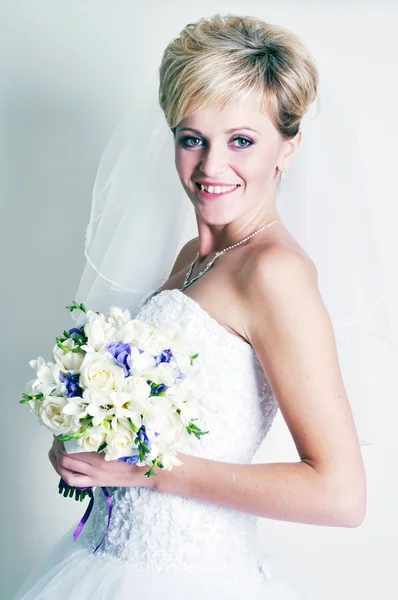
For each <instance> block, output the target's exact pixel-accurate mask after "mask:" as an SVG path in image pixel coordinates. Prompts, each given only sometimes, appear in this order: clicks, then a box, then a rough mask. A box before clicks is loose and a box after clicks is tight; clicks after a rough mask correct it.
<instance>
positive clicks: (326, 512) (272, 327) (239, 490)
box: [151, 246, 366, 527]
mask: <svg viewBox="0 0 398 600" xmlns="http://www.w3.org/2000/svg"><path fill="white" fill-rule="evenodd" d="M250 271H251V272H250V273H248V276H247V278H246V281H245V283H244V290H243V291H242V303H243V305H244V308H245V310H244V314H245V315H246V316H245V323H244V328H245V331H246V336H247V339H248V340H249V341H250V343H251V344H252V345H253V348H254V350H255V352H256V354H257V356H258V358H259V360H260V362H261V364H262V367H263V369H264V372H265V374H266V376H267V378H268V381H269V382H270V385H271V387H272V389H273V391H274V394H275V396H276V398H277V400H278V404H279V407H280V410H281V412H282V415H283V417H284V419H285V421H286V424H287V426H288V428H289V430H290V432H291V434H292V437H293V440H294V442H295V445H296V447H297V451H298V454H299V456H300V461H298V462H292V463H271V464H252V465H242V464H231V463H226V462H220V461H213V460H207V459H202V458H197V457H192V456H188V455H182V454H180V455H179V458H180V459H181V460H182V461H183V462H184V465H183V466H181V467H178V468H174V469H173V470H172V471H161V472H158V474H157V476H156V477H153V478H151V479H152V480H153V481H152V482H151V483H152V485H153V486H155V488H156V489H158V490H159V491H160V492H166V493H171V494H178V495H181V496H185V497H189V498H194V499H197V500H201V501H204V502H210V503H213V504H218V505H221V506H224V507H227V508H231V509H234V510H238V511H243V512H249V513H251V514H256V515H259V516H261V517H266V518H270V519H278V520H286V521H294V522H301V523H309V524H315V525H326V526H342V527H356V526H358V525H360V524H361V523H362V521H363V519H364V516H365V510H366V508H365V507H366V479H365V472H364V466H363V461H362V455H361V451H360V446H359V442H358V437H357V434H356V430H355V425H354V421H353V417H352V412H351V409H350V406H349V402H348V398H347V394H346V391H345V388H344V384H343V381H342V377H341V372H340V367H339V362H338V356H337V349H336V344H335V338H334V332H333V327H332V324H331V321H330V318H329V315H328V313H327V311H326V308H325V306H324V304H323V301H322V299H321V296H320V294H319V291H318V286H317V276H316V272H315V270H313V269H312V267H311V266H310V264H309V263H306V262H305V261H304V259H303V258H302V257H301V256H299V255H298V254H297V253H296V252H294V251H292V250H290V249H287V248H282V247H280V246H274V247H273V248H271V249H270V248H268V249H267V250H266V252H263V254H262V255H259V256H257V257H256V260H255V261H254V265H253V266H252V267H251V269H250Z"/></svg>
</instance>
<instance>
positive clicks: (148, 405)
mask: <svg viewBox="0 0 398 600" xmlns="http://www.w3.org/2000/svg"><path fill="white" fill-rule="evenodd" d="M173 412H175V408H174V406H173V404H172V403H171V402H170V401H169V400H168V399H167V398H166V397H165V396H159V397H157V396H154V397H152V398H149V399H148V400H147V401H146V402H145V404H144V405H143V407H142V422H143V424H144V425H145V427H146V429H147V430H152V431H158V432H162V434H163V431H165V429H166V428H167V427H169V426H170V419H171V418H172V414H173ZM177 416H178V415H177ZM180 425H181V422H180Z"/></svg>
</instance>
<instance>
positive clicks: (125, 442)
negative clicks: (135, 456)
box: [105, 422, 136, 461]
mask: <svg viewBox="0 0 398 600" xmlns="http://www.w3.org/2000/svg"><path fill="white" fill-rule="evenodd" d="M135 435H136V434H135V433H134V432H133V431H132V430H131V429H129V428H127V427H125V426H124V425H122V424H121V423H120V422H116V423H115V424H112V430H111V431H110V432H109V433H108V434H107V436H106V442H107V444H108V445H107V447H106V449H105V460H107V461H109V460H117V459H118V458H121V457H122V456H130V455H131V454H132V448H135V444H133V440H134V438H135Z"/></svg>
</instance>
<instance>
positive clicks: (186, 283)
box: [180, 219, 280, 292]
mask: <svg viewBox="0 0 398 600" xmlns="http://www.w3.org/2000/svg"><path fill="white" fill-rule="evenodd" d="M279 221H280V219H276V220H275V221H271V222H270V223H267V224H266V225H263V226H262V227H260V228H259V229H256V231H254V232H253V233H251V234H250V235H248V236H247V237H245V238H244V239H243V240H241V241H240V242H236V244H232V246H228V248H225V249H224V250H220V251H219V252H217V253H216V255H215V256H214V257H213V258H212V259H211V261H210V262H209V263H208V264H207V265H206V267H205V268H204V269H203V271H201V272H200V273H199V275H196V277H193V279H191V281H189V278H190V276H191V273H192V270H193V268H194V266H195V265H196V263H197V261H198V258H199V252H198V253H197V255H196V257H195V258H194V260H193V262H192V263H191V266H190V267H189V270H188V273H187V274H186V276H185V281H184V285H183V286H182V288H181V289H180V292H182V291H184V290H185V289H186V288H187V287H188V286H190V285H191V284H192V283H193V282H194V281H196V280H197V279H199V277H202V275H204V274H205V273H207V271H208V270H209V269H210V267H211V266H212V265H213V263H214V261H215V260H216V259H217V258H219V257H220V256H222V255H223V254H225V252H228V250H232V248H236V246H240V244H243V243H244V242H247V240H250V238H252V237H254V236H255V235H257V234H258V233H260V231H262V230H263V229H265V228H266V227H270V226H271V225H273V224H274V223H278V222H279Z"/></svg>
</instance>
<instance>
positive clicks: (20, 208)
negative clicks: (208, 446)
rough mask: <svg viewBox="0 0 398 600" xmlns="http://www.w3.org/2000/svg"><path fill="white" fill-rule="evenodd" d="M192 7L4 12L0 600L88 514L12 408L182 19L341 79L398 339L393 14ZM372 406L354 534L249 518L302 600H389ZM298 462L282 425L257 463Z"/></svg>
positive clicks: (381, 472)
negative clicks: (125, 136)
mask: <svg viewBox="0 0 398 600" xmlns="http://www.w3.org/2000/svg"><path fill="white" fill-rule="evenodd" d="M188 4H189V3H187V2H182V1H179V0H171V1H170V0H169V1H168V2H162V1H160V0H159V1H154V0H147V1H146V2H145V5H143V6H141V7H140V8H138V7H137V5H136V3H135V2H133V0H130V1H128V0H84V1H82V0H68V1H61V0H31V1H26V0H18V2H15V1H14V2H12V1H11V0H10V1H5V0H0V27H2V31H1V32H0V57H1V58H0V61H1V62H0V90H1V92H0V132H1V136H0V191H1V196H0V198H1V208H2V211H3V214H2V219H1V237H0V243H1V245H2V248H1V290H2V293H1V295H0V302H1V306H0V310H1V314H3V319H2V323H3V325H2V331H3V333H2V339H3V345H2V347H1V360H0V365H1V367H0V368H1V371H2V373H1V381H2V398H1V399H2V402H3V405H4V409H5V410H4V411H3V421H2V422H3V427H2V429H1V435H0V444H1V456H2V461H1V468H2V473H1V482H2V490H1V502H2V506H1V511H0V514H1V519H2V522H1V534H2V535H1V539H2V554H3V557H2V561H1V563H0V564H1V567H2V581H1V583H2V585H1V588H2V593H1V597H2V598H4V599H6V598H9V597H11V596H12V593H13V591H14V590H15V588H16V587H17V586H18V585H19V582H20V580H21V579H22V578H23V577H25V575H26V574H27V573H28V571H29V570H30V569H31V567H32V566H33V565H34V564H35V563H36V562H37V561H38V560H39V559H40V557H41V556H42V555H43V554H44V553H45V552H46V551H47V550H48V549H49V548H50V546H51V545H52V544H53V543H54V542H55V540H56V539H57V538H58V537H59V536H60V535H61V534H62V533H63V532H64V531H65V530H66V529H67V528H68V527H69V526H70V525H71V524H72V523H73V522H74V521H75V520H77V519H78V518H80V516H81V514H82V512H83V508H84V507H83V506H82V505H80V504H79V505H78V504H77V503H74V502H73V501H72V500H65V499H63V498H61V497H60V496H59V495H58V494H57V482H58V479H59V478H58V476H57V474H56V473H55V472H54V471H53V469H52V467H51V465H50V463H49V461H48V459H47V452H48V450H49V447H50V445H51V441H52V436H51V434H50V433H49V432H48V431H47V430H45V429H44V428H40V427H38V426H37V423H36V421H35V419H34V417H33V415H31V414H30V413H29V410H28V409H27V408H26V407H25V408H22V407H21V405H20V404H19V403H18V400H19V398H20V392H21V391H22V388H23V386H24V384H25V382H26V381H27V380H28V379H30V378H31V376H32V371H31V369H30V368H29V366H28V361H29V359H31V358H34V357H37V356H38V355H42V356H45V357H46V356H47V355H48V353H49V351H50V350H51V347H52V342H51V340H54V336H55V335H56V334H57V333H58V332H60V331H62V330H63V329H64V328H65V326H66V325H67V323H68V322H69V319H70V316H69V312H68V311H67V310H66V309H65V308H64V307H65V306H66V305H67V304H69V303H70V302H71V301H72V300H74V298H75V292H76V289H77V284H78V281H79V277H80V274H81V270H82V267H83V243H84V231H85V225H86V222H87V220H88V217H89V208H90V201H91V190H92V186H93V182H94V177H95V173H96V169H97V165H98V161H99V158H100V155H101V152H102V150H103V147H104V145H105V143H106V141H107V139H108V137H109V135H110V133H111V131H112V130H113V128H114V127H115V125H116V124H117V122H118V120H119V118H120V117H121V115H122V113H124V111H125V110H127V108H128V104H129V99H130V98H131V95H132V90H133V89H134V86H137V85H139V82H140V81H142V80H143V79H145V78H146V76H147V75H148V73H149V72H150V69H152V72H153V71H154V70H156V69H157V67H158V64H159V62H160V57H161V53H162V50H163V48H164V47H165V45H166V44H167V43H168V42H169V41H170V39H171V38H172V37H174V36H175V35H177V34H178V32H179V31H180V30H181V29H182V28H183V27H184V25H185V24H186V23H187V22H190V21H194V20H196V19H197V18H199V17H200V16H210V15H212V14H214V13H215V12H221V13H228V12H233V13H236V14H247V15H257V16H260V17H261V18H263V19H264V20H268V21H270V22H273V23H278V24H280V25H284V26H286V27H288V28H291V29H292V30H293V31H295V32H296V33H297V34H299V35H300V36H301V37H302V38H303V39H304V41H306V43H307V44H308V46H309V47H310V49H311V51H312V52H313V54H314V56H315V58H316V59H317V60H319V61H320V62H322V64H324V65H327V66H328V68H330V69H331V70H333V72H334V73H335V74H338V77H339V81H340V82H341V86H342V89H343V90H344V92H345V95H346V98H347V100H348V102H349V104H350V107H351V109H352V118H353V120H354V123H355V126H356V129H357V133H358V137H359V139H360V142H361V151H362V153H363V160H364V161H365V165H366V173H367V187H368V190H369V193H370V197H371V201H372V210H373V216H374V224H375V229H376V234H377V239H378V241H379V244H380V254H381V257H382V260H383V268H384V273H385V279H386V292H387V301H388V306H389V310H390V317H391V323H392V328H393V333H394V335H395V339H397V338H398V311H397V308H396V306H397V301H398V286H397V274H396V265H395V257H396V256H397V255H398V239H397V235H396V226H397V221H398V209H397V201H398V195H397V192H396V158H397V151H396V144H397V139H398V122H397V117H396V106H397V104H398V85H397V80H396V74H397V69H396V63H397V59H398V52H397V49H396V35H397V33H396V32H397V30H398V8H397V7H396V6H395V7H394V4H395V3H394V2H393V1H392V0H391V2H389V1H388V0H384V2H383V1H379V2H376V1H375V2H366V0H362V2H349V1H348V0H346V1H345V2H344V3H343V2H342V1H341V2H336V1H335V2H333V3H332V2H327V1H326V0H325V2H321V1H319V0H318V1H315V0H313V1H310V0H301V2H294V1H293V0H291V1H288V0H278V1H276V0H273V1H269V2H265V1H261V2H260V1H255V0H253V1H250V0H246V1H245V2H233V1H227V2H223V1H221V0H212V1H211V2H209V1H205V0H202V1H201V2H200V3H199V2H197V3H196V4H197V8H192V7H191V6H189V5H188ZM374 401H375V404H374V406H375V409H374V410H375V420H376V422H377V425H378V428H379V431H380V435H379V442H378V444H377V445H375V446H372V447H366V448H363V454H364V458H365V462H366V467H367V473H368V514H367V518H366V521H365V522H364V523H363V525H362V526H361V527H359V528H356V529H344V528H327V527H319V526H310V525H302V524H292V523H284V522H282V523H280V522H276V521H272V520H266V519H262V520H261V524H260V525H261V532H262V534H263V535H262V540H261V544H262V546H263V547H264V548H265V549H267V551H268V552H269V556H270V559H271V562H272V564H273V565H274V568H275V570H277V571H278V570H282V572H283V573H282V577H283V578H286V579H288V580H290V581H292V582H293V583H294V584H295V585H296V586H297V587H298V588H299V589H300V590H302V592H303V594H304V597H305V598H306V599H308V600H332V599H333V600H335V599H336V598H339V600H348V599H352V598H355V599H356V598H358V599H359V598H361V600H371V599H372V600H373V598H375V597H378V598H383V599H389V598H396V597H398V583H397V580H396V565H395V559H396V557H397V556H398V516H397V508H396V507H397V506H398V484H397V479H396V457H397V456H398V454H397V450H398V442H397V440H396V439H394V436H396V433H395V430H396V425H395V423H396V417H397V415H398V411H397V407H396V392H395V389H387V390H383V389H380V395H379V396H378V397H375V399H374ZM8 415H10V417H11V418H10V419H9V418H8ZM383 421H385V422H384V424H383V430H382V429H381V425H382V423H383ZM381 431H383V433H381ZM388 432H389V433H390V435H388ZM14 434H15V435H14ZM296 459H297V453H296V451H295V448H294V445H293V443H292V440H291V438H290V434H289V432H288V430H287V428H286V425H285V423H284V422H283V420H282V418H281V416H280V415H279V416H278V417H277V419H276V422H275V424H274V426H273V428H272V430H271V432H270V434H269V436H268V438H267V439H266V440H265V442H264V444H263V446H262V447H261V449H260V451H259V453H258V456H257V457H256V461H258V462H260V461H267V462H272V461H283V460H296ZM264 600H265V599H264Z"/></svg>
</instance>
